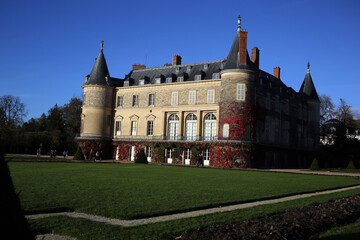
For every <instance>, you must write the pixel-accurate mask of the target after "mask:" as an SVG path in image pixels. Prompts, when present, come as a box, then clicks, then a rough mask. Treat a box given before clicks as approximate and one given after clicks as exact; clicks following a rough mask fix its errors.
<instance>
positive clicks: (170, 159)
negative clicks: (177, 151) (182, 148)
mask: <svg viewBox="0 0 360 240" xmlns="http://www.w3.org/2000/svg"><path fill="white" fill-rule="evenodd" d="M166 152H167V163H172V149H171V148H168V149H167V151H166Z"/></svg>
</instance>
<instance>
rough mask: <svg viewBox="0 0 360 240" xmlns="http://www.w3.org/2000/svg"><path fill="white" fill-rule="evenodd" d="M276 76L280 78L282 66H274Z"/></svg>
mask: <svg viewBox="0 0 360 240" xmlns="http://www.w3.org/2000/svg"><path fill="white" fill-rule="evenodd" d="M274 76H275V77H276V78H277V79H280V67H274Z"/></svg>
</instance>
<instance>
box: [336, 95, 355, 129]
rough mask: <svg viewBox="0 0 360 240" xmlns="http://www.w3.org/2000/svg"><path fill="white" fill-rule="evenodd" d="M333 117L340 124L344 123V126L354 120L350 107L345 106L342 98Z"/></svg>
mask: <svg viewBox="0 0 360 240" xmlns="http://www.w3.org/2000/svg"><path fill="white" fill-rule="evenodd" d="M335 115H336V118H337V119H338V120H339V121H340V122H344V123H345V124H346V123H347V122H349V121H353V119H354V117H353V115H352V113H351V106H350V105H347V103H346V102H345V100H344V99H342V98H340V105H339V107H338V108H337V109H336V112H335Z"/></svg>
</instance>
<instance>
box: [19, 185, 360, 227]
mask: <svg viewBox="0 0 360 240" xmlns="http://www.w3.org/2000/svg"><path fill="white" fill-rule="evenodd" d="M358 188H360V185H356V186H352V187H345V188H340V189H335V190H326V191H322V192H314V193H306V194H298V195H293V196H289V197H281V198H276V199H271V200H263V201H257V202H251V203H242V204H235V205H230V206H226V207H216V208H209V209H203V210H197V211H190V212H185V213H177V214H171V215H164V216H159V217H151V218H143V219H135V220H120V219H114V218H106V217H101V216H95V215H90V214H86V213H77V212H61V213H47V214H36V215H27V216H26V218H28V219H37V218H43V217H51V216H60V215H63V216H68V217H73V218H83V219H87V220H90V221H94V222H99V223H105V224H110V225H115V226H121V227H132V226H138V225H143V224H149V223H157V222H165V221H170V220H176V219H181V218H189V217H197V216H202V215H206V214H211V213H220V212H228V211H234V210H238V209H244V208H250V207H255V206H260V205H267V204H274V203H280V202H286V201H290V200H295V199H302V198H308V197H313V196H319V195H325V194H330V193H337V192H342V191H347V190H352V189H358Z"/></svg>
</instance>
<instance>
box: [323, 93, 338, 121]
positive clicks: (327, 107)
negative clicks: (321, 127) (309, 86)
mask: <svg viewBox="0 0 360 240" xmlns="http://www.w3.org/2000/svg"><path fill="white" fill-rule="evenodd" d="M334 115H335V105H334V103H333V102H332V100H331V97H329V96H327V95H325V94H322V95H321V96H320V124H323V123H324V122H326V121H328V120H330V119H331V118H333V117H334Z"/></svg>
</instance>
